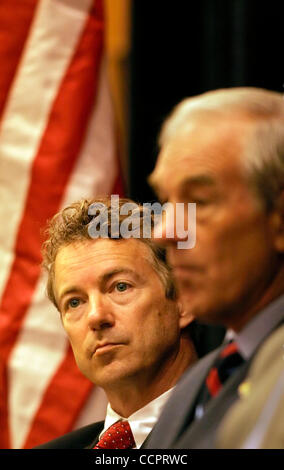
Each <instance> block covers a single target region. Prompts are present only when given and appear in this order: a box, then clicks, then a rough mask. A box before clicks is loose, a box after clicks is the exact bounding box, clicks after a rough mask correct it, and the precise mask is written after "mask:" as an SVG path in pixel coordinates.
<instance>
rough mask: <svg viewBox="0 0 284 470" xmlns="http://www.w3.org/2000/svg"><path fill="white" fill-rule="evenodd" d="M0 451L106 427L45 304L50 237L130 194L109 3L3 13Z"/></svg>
mask: <svg viewBox="0 0 284 470" xmlns="http://www.w3.org/2000/svg"><path fill="white" fill-rule="evenodd" d="M0 70H1V73H0V119H1V121H0V220H1V223H0V253H1V264H0V301H1V307H0V374H1V375H0V380H1V384H0V448H31V447H33V446H36V445H38V444H40V443H42V442H46V441H47V440H49V439H52V438H55V437H57V436H59V435H61V434H63V433H65V432H68V431H70V430H72V429H74V428H76V427H78V426H80V425H83V424H87V423H89V422H92V421H95V420H97V419H101V418H102V417H103V416H104V412H105V406H106V398H105V396H104V394H103V392H102V391H101V390H100V389H98V388H96V387H95V386H94V385H93V384H92V383H90V382H89V381H88V380H87V379H86V378H85V377H83V376H82V374H81V373H80V372H79V370H78V369H77V366H76V365H75V361H74V359H73V354H72V352H71V349H70V347H69V345H68V341H67V338H66V335H65V333H64V331H63V328H62V325H61V322H60V318H59V314H58V312H57V311H56V309H55V308H54V307H53V306H52V305H51V303H50V302H49V301H48V299H47V298H46V295H45V273H44V272H43V271H42V269H41V266H40V264H41V244H42V229H43V228H44V227H45V224H46V221H47V219H49V218H50V217H52V215H53V214H55V213H56V212H57V211H58V210H60V208H62V207H63V206H65V205H67V204H68V203H70V202H73V201H75V200H78V199H80V198H82V197H90V196H93V195H96V194H98V195H101V194H110V193H116V194H122V189H121V188H122V184H121V178H120V170H119V164H118V158H117V145H116V126H115V119H114V113H113V108H112V103H111V98H110V93H109V89H108V81H107V72H106V57H105V47H104V14H103V0H38V1H37V0H1V3H0Z"/></svg>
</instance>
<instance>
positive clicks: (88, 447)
mask: <svg viewBox="0 0 284 470" xmlns="http://www.w3.org/2000/svg"><path fill="white" fill-rule="evenodd" d="M104 424H105V423H104V421H101V422H99V423H98V426H97V429H96V433H97V434H96V435H95V437H94V438H93V441H92V442H91V444H89V445H87V446H86V447H85V449H93V448H94V446H95V445H96V444H97V443H98V442H99V438H100V434H101V432H102V430H103V429H104Z"/></svg>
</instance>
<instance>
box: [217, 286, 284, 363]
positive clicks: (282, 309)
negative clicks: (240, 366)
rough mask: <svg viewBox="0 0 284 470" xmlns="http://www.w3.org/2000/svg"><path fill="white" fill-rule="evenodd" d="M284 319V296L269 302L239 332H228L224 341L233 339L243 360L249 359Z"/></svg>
mask: <svg viewBox="0 0 284 470" xmlns="http://www.w3.org/2000/svg"><path fill="white" fill-rule="evenodd" d="M283 319H284V295H281V296H280V297H278V298H277V299H276V300H274V301H273V302H271V303H270V304H269V305H268V306H267V307H265V308H264V309H263V310H262V311H261V312H260V313H258V314H257V315H255V317H254V318H253V319H252V320H251V321H250V322H249V323H248V324H247V325H246V326H245V327H244V328H243V329H242V330H241V331H240V333H238V334H235V333H233V332H232V331H231V330H229V331H228V332H227V334H226V339H228V338H229V337H232V336H233V337H234V340H235V341H236V342H237V344H238V349H239V351H240V353H241V355H242V356H243V358H244V359H249V358H250V357H251V356H252V355H253V353H254V352H255V351H256V349H257V347H258V346H259V345H260V343H261V342H262V341H263V340H264V339H265V337H266V336H267V335H268V334H269V333H270V332H271V331H272V330H273V329H274V328H275V327H276V326H277V324H279V323H280V322H281V320H283Z"/></svg>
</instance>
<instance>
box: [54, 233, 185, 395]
mask: <svg viewBox="0 0 284 470" xmlns="http://www.w3.org/2000/svg"><path fill="white" fill-rule="evenodd" d="M150 260H151V253H150V250H149V248H148V247H147V246H146V245H145V244H144V243H142V242H140V241H138V240H134V239H129V240H110V239H98V240H86V241H84V242H77V243H73V244H71V245H67V246H64V247H62V248H61V249H60V251H59V253H58V255H57V257H56V261H55V278H54V288H55V297H56V300H57V304H58V306H59V310H60V312H61V315H62V321H63V326H64V328H65V330H66V332H67V334H68V336H69V339H70V342H71V345H72V348H73V352H74V355H75V359H76V362H77V364H78V366H79V368H80V370H81V371H82V372H83V373H84V374H85V375H86V376H87V377H88V378H89V379H90V380H91V381H93V382H94V383H96V384H97V385H99V386H102V387H103V388H104V389H105V390H107V388H108V387H113V386H115V385H117V384H119V383H120V381H123V380H125V379H131V380H133V379H135V378H137V377H141V376H143V375H144V376H145V378H146V377H148V376H149V378H151V376H152V375H154V374H156V373H157V370H159V369H161V365H162V366H163V367H165V366H166V364H167V361H169V360H170V359H171V357H172V356H174V355H175V353H176V350H177V348H178V345H179V332H180V326H179V321H180V320H179V313H178V308H177V305H176V303H175V302H173V301H171V300H168V299H166V298H165V287H164V285H163V284H162V282H161V280H160V278H159V276H158V274H157V273H156V271H155V270H154V269H153V267H152V265H151V262H150Z"/></svg>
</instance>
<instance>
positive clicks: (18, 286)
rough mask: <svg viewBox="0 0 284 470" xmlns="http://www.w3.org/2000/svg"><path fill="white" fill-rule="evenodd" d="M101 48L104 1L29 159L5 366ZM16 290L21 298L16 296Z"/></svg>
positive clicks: (1, 401) (5, 328)
mask: <svg viewBox="0 0 284 470" xmlns="http://www.w3.org/2000/svg"><path fill="white" fill-rule="evenodd" d="M102 49H103V5H102V0H95V2H94V7H93V8H92V10H91V12H90V17H89V18H88V20H87V23H86V27H85V29H84V32H83V34H82V37H81V40H80V41H79V44H78V46H77V48H76V51H75V54H74V56H73V59H72V61H71V63H70V66H69V67H68V69H67V72H66V74H65V77H64V79H63V82H62V84H61V87H60V89H59V92H58V95H57V98H56V100H55V102H54V105H53V108H52V111H51V114H50V118H49V122H48V125H47V128H46V131H45V134H44V136H43V138H42V142H41V145H40V148H39V151H38V154H37V155H36V157H35V160H34V162H33V167H32V171H31V183H30V187H29V191H28V195H27V199H26V206H25V210H24V213H23V217H22V220H21V223H20V226H19V231H18V235H17V240H16V246H15V253H16V255H15V259H14V263H13V265H12V268H11V272H10V276H9V279H8V282H7V284H6V288H5V290H4V293H3V296H2V304H1V317H2V319H1V324H0V338H1V339H0V341H1V354H2V355H3V360H2V367H3V365H4V367H5V368H6V367H7V362H8V359H9V355H10V353H11V351H12V349H13V347H14V344H15V342H16V340H17V337H18V334H19V332H20V328H21V325H22V322H23V320H24V317H25V314H26V312H27V309H28V308H29V306H30V303H31V300H32V296H33V293H34V289H35V286H36V283H37V281H38V278H39V275H40V262H41V243H42V240H41V234H40V230H41V228H42V227H44V226H45V224H46V220H47V219H49V218H50V217H51V216H52V215H53V214H54V213H56V212H57V211H58V209H59V207H60V204H61V201H62V197H63V194H64V192H65V189H66V187H67V184H68V181H69V178H70V175H71V173H72V170H73V167H74V164H75V162H76V159H77V156H78V154H79V150H80V146H81V144H82V141H83V138H84V136H85V131H86V127H87V123H88V118H89V116H90V112H91V110H92V108H93V106H94V97H95V96H96V92H97V86H98V79H99V70H100V62H101V57H102ZM17 292H19V293H20V294H21V295H20V297H19V296H16V295H15V293H17ZM1 325H2V327H1ZM1 376H2V378H3V382H4V383H2V390H1V398H0V417H1V428H2V430H3V431H1V432H2V435H1V436H0V437H1V439H2V440H0V447H2V448H9V447H10V442H9V436H8V431H7V429H8V403H7V401H8V383H7V371H5V370H4V371H2V372H1ZM62 399H63V397H62ZM4 430H5V432H4Z"/></svg>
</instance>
